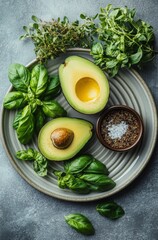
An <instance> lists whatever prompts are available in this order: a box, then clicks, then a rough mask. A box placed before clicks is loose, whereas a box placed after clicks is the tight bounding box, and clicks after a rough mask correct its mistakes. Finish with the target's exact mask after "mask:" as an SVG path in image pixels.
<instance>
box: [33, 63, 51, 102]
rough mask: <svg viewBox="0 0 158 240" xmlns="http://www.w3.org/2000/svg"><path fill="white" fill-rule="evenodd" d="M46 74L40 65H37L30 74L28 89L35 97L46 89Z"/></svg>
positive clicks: (45, 70)
mask: <svg viewBox="0 0 158 240" xmlns="http://www.w3.org/2000/svg"><path fill="white" fill-rule="evenodd" d="M47 84H48V72H47V69H46V68H45V67H44V65H42V64H37V65H36V66H35V67H34V68H33V69H32V72H31V81H30V87H31V89H32V91H33V93H34V94H35V96H36V97H39V96H40V95H41V94H42V93H43V92H44V91H45V90H46V88H47Z"/></svg>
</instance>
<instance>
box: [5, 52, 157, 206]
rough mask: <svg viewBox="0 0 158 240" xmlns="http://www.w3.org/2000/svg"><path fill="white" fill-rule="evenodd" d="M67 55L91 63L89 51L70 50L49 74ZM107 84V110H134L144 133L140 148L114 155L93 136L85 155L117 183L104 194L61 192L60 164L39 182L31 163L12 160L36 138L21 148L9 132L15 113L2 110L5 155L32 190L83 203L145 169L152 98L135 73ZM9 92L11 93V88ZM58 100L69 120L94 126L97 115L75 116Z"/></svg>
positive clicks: (153, 133)
mask: <svg viewBox="0 0 158 240" xmlns="http://www.w3.org/2000/svg"><path fill="white" fill-rule="evenodd" d="M70 55H79V56H82V57H85V58H87V59H90V60H92V58H91V56H90V55H89V50H83V49H70V50H69V51H68V52H67V53H66V54H63V55H62V56H61V57H59V58H57V59H55V60H51V61H50V62H48V64H47V68H48V71H49V73H50V74H52V73H57V72H58V67H59V65H60V64H61V63H63V62H64V59H65V58H66V57H67V56H70ZM34 63H35V61H33V62H31V63H30V64H28V67H32V66H33V64H34ZM109 81H110V88H111V91H110V99H109V102H108V106H111V105H115V104H124V105H128V106H130V107H131V108H133V109H135V110H136V111H137V112H138V113H139V114H140V115H141V116H142V118H143V121H144V129H145V131H144V137H143V140H142V142H141V144H140V145H139V146H137V148H135V149H133V150H130V151H128V152H126V153H117V152H113V151H110V150H108V149H106V148H104V147H103V146H102V145H101V144H100V143H99V141H98V140H97V138H96V136H94V137H93V139H92V140H91V141H90V143H89V145H88V146H87V148H86V149H84V151H85V152H86V153H91V154H92V155H93V156H94V157H96V158H97V159H98V160H100V161H102V162H103V163H104V164H106V166H107V168H108V169H109V171H110V177H112V179H113V180H114V181H115V182H116V187H115V188H114V189H112V190H110V191H107V192H93V193H90V194H86V195H84V194H83V195H82V194H75V193H73V192H71V191H69V190H67V189H65V190H63V189H60V188H59V187H58V186H57V180H56V178H55V177H54V175H53V173H52V171H51V169H52V168H56V169H63V165H62V162H50V163H49V172H48V176H47V177H45V178H42V177H39V176H38V175H36V173H35V172H34V171H33V168H32V163H30V162H23V161H19V160H17V159H16V158H15V153H16V151H18V150H21V149H26V148H28V147H30V146H31V147H34V148H37V138H34V140H33V143H32V144H30V145H27V146H24V145H21V144H20V143H19V141H18V139H17V136H16V133H15V131H14V130H13V128H12V123H13V119H14V115H15V111H7V110H5V109H2V121H1V128H2V139H3V142H4V146H5V149H6V152H7V153H8V156H9V158H10V161H11V163H12V164H13V166H14V168H15V169H16V170H17V172H18V173H19V174H20V175H21V176H22V177H23V178H24V179H25V180H26V181H27V182H28V183H29V184H31V185H32V186H33V187H35V188H36V189H38V190H40V191H42V192H44V193H46V194H48V195H51V196H53V197H56V198H59V199H64V200H67V201H77V202H84V201H85V202H86V201H92V200H97V199H101V198H105V197H108V196H111V195H113V194H114V193H116V192H118V191H120V190H121V189H123V188H125V187H126V186H127V185H128V184H129V183H131V182H132V181H133V180H134V179H135V178H136V177H137V176H138V175H139V174H140V172H141V171H142V170H143V169H144V167H145V166H146V164H147V162H148V161H149V159H150V157H151V154H152V152H153V149H154V146H155V143H156V137H157V113H156V107H155V104H154V101H153V98H152V95H151V93H150V91H149V89H148V87H147V85H146V84H145V82H144V81H143V79H142V78H141V77H140V76H139V75H138V73H137V72H136V71H134V70H122V71H120V72H119V74H118V75H117V77H116V78H115V79H110V80H109ZM9 91H11V87H10V89H9ZM57 100H58V101H59V102H60V104H61V105H62V106H63V107H64V108H65V109H66V110H67V112H68V116H70V117H80V118H83V119H87V120H89V121H91V122H92V123H93V124H94V125H95V123H96V120H97V118H98V116H99V115H88V116H87V115H84V114H80V113H78V112H76V111H75V110H74V109H72V108H71V107H70V105H69V104H68V103H67V101H66V100H65V98H64V96H63V95H62V94H61V95H60V96H58V98H57Z"/></svg>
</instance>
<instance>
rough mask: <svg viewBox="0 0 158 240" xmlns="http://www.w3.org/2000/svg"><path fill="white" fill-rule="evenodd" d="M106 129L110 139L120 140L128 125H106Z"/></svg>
mask: <svg viewBox="0 0 158 240" xmlns="http://www.w3.org/2000/svg"><path fill="white" fill-rule="evenodd" d="M107 129H108V135H109V137H110V138H111V139H121V138H122V136H123V135H124V134H125V133H126V131H127V129H128V124H127V123H126V122H125V121H121V122H120V123H118V124H108V125H107Z"/></svg>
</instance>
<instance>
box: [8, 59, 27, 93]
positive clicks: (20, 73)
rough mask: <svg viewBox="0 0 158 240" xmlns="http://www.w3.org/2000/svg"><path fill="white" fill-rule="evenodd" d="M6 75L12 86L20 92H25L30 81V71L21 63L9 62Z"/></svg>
mask: <svg viewBox="0 0 158 240" xmlns="http://www.w3.org/2000/svg"><path fill="white" fill-rule="evenodd" d="M8 77H9V80H10V82H11V83H12V84H13V86H14V88H15V89H16V90H18V91H21V92H27V90H28V86H29V83H30V78H31V74H30V71H29V70H28V69H27V68H26V67H25V66H24V65H22V64H18V63H15V64H11V65H10V66H9V70H8Z"/></svg>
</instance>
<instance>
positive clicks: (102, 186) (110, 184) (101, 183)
mask: <svg viewBox="0 0 158 240" xmlns="http://www.w3.org/2000/svg"><path fill="white" fill-rule="evenodd" d="M79 178H80V179H82V180H84V181H86V182H88V183H90V184H92V185H95V186H98V187H99V190H101V191H108V190H110V189H112V188H114V187H115V186H116V183H115V182H114V181H113V180H112V179H111V178H109V177H108V176H106V175H103V174H94V173H87V174H86V173H85V174H82V175H80V176H79Z"/></svg>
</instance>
